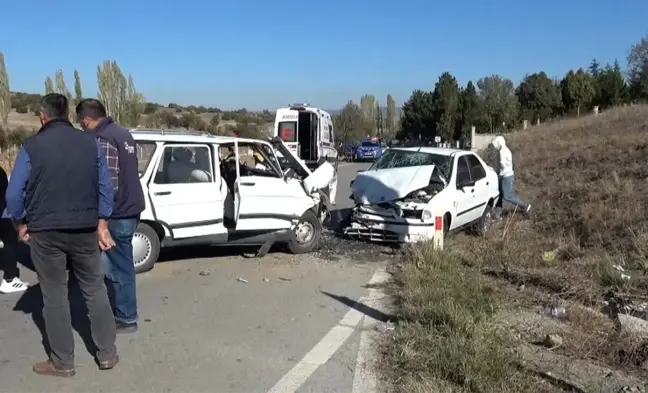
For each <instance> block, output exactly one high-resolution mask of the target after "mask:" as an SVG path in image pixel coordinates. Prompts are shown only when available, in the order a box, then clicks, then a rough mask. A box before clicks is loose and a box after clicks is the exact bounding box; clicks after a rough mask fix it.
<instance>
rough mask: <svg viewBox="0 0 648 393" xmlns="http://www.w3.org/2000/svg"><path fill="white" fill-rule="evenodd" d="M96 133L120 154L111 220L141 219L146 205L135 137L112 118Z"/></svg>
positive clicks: (101, 125) (95, 131)
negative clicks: (140, 216)
mask: <svg viewBox="0 0 648 393" xmlns="http://www.w3.org/2000/svg"><path fill="white" fill-rule="evenodd" d="M94 133H95V135H96V136H97V138H100V139H102V140H105V141H106V142H108V143H110V144H111V145H112V146H114V147H115V148H117V151H118V152H119V154H118V157H119V159H118V163H119V177H118V189H117V193H116V195H115V206H114V208H113V213H112V216H111V218H115V219H120V218H131V217H139V215H140V213H142V211H144V209H145V207H146V204H145V201H144V192H143V191H142V184H141V183H140V178H139V172H138V162H137V146H136V145H135V140H134V139H133V136H132V135H131V133H130V132H129V131H128V130H127V129H125V128H123V127H120V126H119V125H118V124H117V123H115V122H114V121H113V120H112V119H111V118H110V117H108V118H106V119H104V120H103V121H101V122H100V123H99V124H98V125H97V128H95V129H94Z"/></svg>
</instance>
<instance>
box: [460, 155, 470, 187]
mask: <svg viewBox="0 0 648 393" xmlns="http://www.w3.org/2000/svg"><path fill="white" fill-rule="evenodd" d="M467 180H470V170H469V169H468V162H467V161H466V158H465V157H463V156H462V157H459V159H458V160H457V185H459V184H461V183H462V182H464V181H467Z"/></svg>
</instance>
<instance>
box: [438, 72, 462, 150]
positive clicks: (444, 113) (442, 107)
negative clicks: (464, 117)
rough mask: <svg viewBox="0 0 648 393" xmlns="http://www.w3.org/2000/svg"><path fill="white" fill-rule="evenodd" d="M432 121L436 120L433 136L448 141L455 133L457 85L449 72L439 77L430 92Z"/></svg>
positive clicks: (457, 110) (457, 100)
mask: <svg viewBox="0 0 648 393" xmlns="http://www.w3.org/2000/svg"><path fill="white" fill-rule="evenodd" d="M432 101H433V108H434V109H433V110H434V119H435V120H436V130H435V136H436V135H439V136H441V137H442V138H443V139H444V140H445V141H449V140H451V139H452V137H453V136H454V135H455V133H456V127H457V123H458V122H457V119H458V116H459V84H458V83H457V79H456V78H455V77H454V76H452V75H451V74H450V73H449V72H444V73H443V74H441V76H440V77H439V80H438V81H437V83H436V85H435V86H434V91H433V92H432Z"/></svg>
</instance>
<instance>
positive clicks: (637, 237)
mask: <svg viewBox="0 0 648 393" xmlns="http://www.w3.org/2000/svg"><path fill="white" fill-rule="evenodd" d="M647 136H648V106H631V107H624V108H617V109H613V110H610V111H608V112H606V113H603V114H601V115H600V116H598V117H593V116H588V117H584V118H581V119H572V120H563V121H560V122H557V123H554V124H547V125H544V126H537V127H533V128H531V129H529V130H526V131H523V132H517V133H513V134H511V135H508V136H507V137H506V139H507V142H508V144H509V145H510V147H511V150H512V151H513V155H514V159H515V164H516V189H517V191H518V192H519V194H520V196H521V197H522V198H523V199H526V200H528V201H529V202H530V203H531V204H532V205H533V215H532V217H531V218H530V219H523V218H522V217H520V216H519V214H509V218H508V219H507V222H506V223H504V224H502V225H501V226H500V227H498V228H496V229H495V230H493V231H492V232H491V233H490V234H489V235H488V236H487V237H485V238H474V237H470V236H465V235H459V236H457V237H456V238H455V239H453V241H452V242H451V244H452V245H451V246H448V249H452V255H454V256H448V253H447V252H446V256H445V258H448V259H447V261H449V262H447V261H440V260H439V258H438V256H437V255H434V254H431V253H429V252H428V251H425V249H426V248H425V247H427V246H422V248H421V249H420V250H419V251H418V253H413V252H409V253H406V255H405V261H404V263H403V268H402V269H401V271H400V272H399V273H398V277H397V284H398V285H397V286H396V289H395V290H394V291H395V292H394V296H395V297H396V299H397V301H398V304H397V305H398V308H399V310H400V311H399V313H400V314H401V316H402V317H403V318H404V320H405V321H406V322H405V323H404V324H403V325H401V326H399V327H397V329H396V331H395V334H394V336H393V339H389V340H388V343H387V344H386V347H385V348H386V349H385V351H384V354H385V359H386V363H387V364H390V365H391V366H394V367H395V368H389V370H391V372H392V376H397V375H398V376H399V378H403V379H402V381H405V382H399V384H398V385H400V386H405V385H407V388H404V389H403V390H402V391H418V390H417V389H419V390H420V387H421V386H423V384H426V383H429V382H430V381H436V380H443V381H445V382H446V383H448V382H449V383H450V384H452V385H453V386H455V387H459V388H461V389H462V390H463V391H467V392H483V391H501V392H506V391H519V392H522V391H538V389H539V388H537V385H534V379H533V378H530V377H529V376H528V375H525V374H520V372H519V371H517V369H516V368H515V366H514V365H513V363H512V360H511V358H510V353H508V352H507V351H508V349H507V348H509V347H508V346H507V345H505V342H504V337H502V336H500V335H498V334H496V331H497V326H498V325H499V322H498V321H497V320H496V318H495V319H494V318H493V316H492V311H489V307H493V309H495V308H500V309H504V310H507V311H508V310H509V309H512V307H513V305H515V307H516V308H521V307H522V308H525V309H527V310H533V312H535V313H537V312H538V310H541V309H542V307H546V306H547V304H549V303H551V302H556V301H560V302H563V304H566V305H567V316H566V318H565V320H563V321H561V323H562V324H563V325H564V327H563V328H561V334H562V335H563V337H564V345H563V346H562V347H561V348H560V349H559V350H558V352H560V353H561V354H564V355H568V356H571V357H575V358H580V359H589V360H591V361H594V362H596V363H598V364H605V365H607V366H608V367H611V368H615V369H621V370H623V371H625V372H627V373H631V374H635V375H636V374H638V375H640V376H641V377H643V378H648V373H646V371H645V370H642V369H641V368H640V367H637V364H636V362H635V359H632V356H630V357H628V356H625V357H624V356H623V355H624V353H625V355H629V354H630V355H631V354H632V353H633V351H634V350H635V349H636V348H638V346H639V343H640V342H641V340H640V339H639V338H638V337H637V336H634V335H631V334H629V333H628V332H625V331H620V330H619V329H618V326H617V325H615V324H614V323H612V322H611V321H610V319H608V318H606V317H602V316H601V315H600V314H596V313H595V312H594V313H593V312H591V311H587V310H586V309H585V307H589V308H590V309H598V308H600V307H601V306H602V304H603V300H604V299H605V297H607V296H609V294H610V293H614V294H615V295H616V296H623V297H624V298H630V299H633V298H642V295H645V292H646V290H647V289H648V204H647V203H646V197H647V195H648V166H646V164H645V157H648V138H647ZM493 153H494V152H485V153H484V157H485V158H486V160H487V161H490V160H491V159H492V158H493V155H494V154H493ZM451 247H452V248H451ZM448 264H450V265H448ZM417 265H418V267H417ZM619 266H620V267H622V268H623V269H624V270H625V271H624V274H625V275H627V276H630V278H629V279H628V278H627V276H625V277H624V276H623V275H622V273H621V272H620V271H619V270H618V267H619ZM489 283H490V284H489ZM487 288H491V289H490V290H487ZM492 288H498V290H497V291H493V290H492ZM520 288H526V289H524V290H522V291H521V290H520ZM644 300H645V299H644ZM583 310H585V311H583ZM467 326H471V327H467ZM540 333H545V332H544V331H542V329H540V331H538V332H536V333H535V334H536V335H537V334H540ZM498 337H499V338H498ZM527 338H528V339H529V340H530V339H531V337H527ZM536 338H537V337H536ZM498 374H499V375H510V376H517V377H514V378H508V379H506V383H505V382H503V381H501V380H497V379H494V378H493V376H494V375H498ZM535 382H537V381H535ZM498 383H500V384H502V383H505V384H504V385H497V384H498ZM439 386H442V384H441V385H439ZM461 389H460V390H461Z"/></svg>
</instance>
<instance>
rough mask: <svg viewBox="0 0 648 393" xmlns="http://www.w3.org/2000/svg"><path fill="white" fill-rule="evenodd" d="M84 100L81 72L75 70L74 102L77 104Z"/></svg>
mask: <svg viewBox="0 0 648 393" xmlns="http://www.w3.org/2000/svg"><path fill="white" fill-rule="evenodd" d="M81 100H83V90H81V77H80V76H79V71H77V70H74V101H75V103H76V104H78V103H79V102H81Z"/></svg>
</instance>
